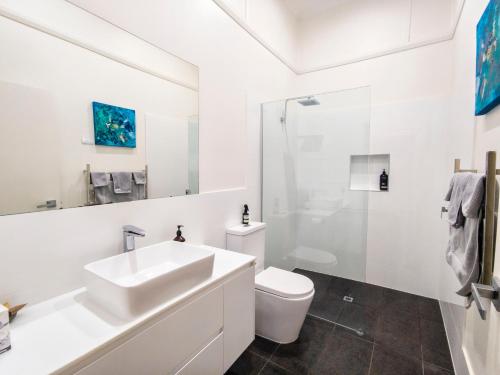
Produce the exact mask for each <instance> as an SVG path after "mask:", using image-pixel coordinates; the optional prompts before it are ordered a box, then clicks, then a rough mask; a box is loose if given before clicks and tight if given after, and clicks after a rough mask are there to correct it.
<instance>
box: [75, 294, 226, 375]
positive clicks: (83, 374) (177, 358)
mask: <svg viewBox="0 0 500 375" xmlns="http://www.w3.org/2000/svg"><path fill="white" fill-rule="evenodd" d="M222 326H223V288H222V287H219V288H217V289H215V290H213V291H211V292H209V293H208V294H206V295H204V296H202V297H200V298H198V299H197V300H194V301H193V302H191V303H190V304H188V305H187V306H185V307H183V308H182V309H180V310H178V311H176V312H174V313H172V314H171V315H169V316H167V317H165V318H164V319H163V320H161V321H160V322H158V323H156V324H155V325H153V326H152V327H149V328H148V329H147V330H145V331H144V332H141V333H139V334H138V335H136V336H134V337H132V338H131V339H130V340H128V341H127V342H125V343H124V344H122V345H121V346H119V347H117V348H116V349H113V350H112V351H111V352H109V353H107V354H105V355H104V356H103V357H101V358H99V359H98V360H97V361H95V362H94V363H92V364H90V365H88V366H87V367H85V368H83V369H82V370H80V371H79V372H77V374H78V375H102V374H120V375H129V374H130V375H137V374H148V375H149V374H162V375H164V374H171V373H174V372H175V370H176V369H178V368H179V367H180V366H181V365H182V364H183V363H185V362H186V361H188V360H189V359H190V358H192V356H193V355H195V354H196V352H197V351H199V350H200V348H203V347H204V346H205V345H207V342H210V341H211V339H213V338H214V337H216V336H217V335H218V334H219V333H220V332H221V331H222ZM221 361H222V360H221Z"/></svg>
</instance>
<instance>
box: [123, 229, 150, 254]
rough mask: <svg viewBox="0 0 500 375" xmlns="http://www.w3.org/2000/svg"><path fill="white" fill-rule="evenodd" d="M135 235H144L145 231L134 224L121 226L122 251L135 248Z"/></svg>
mask: <svg viewBox="0 0 500 375" xmlns="http://www.w3.org/2000/svg"><path fill="white" fill-rule="evenodd" d="M135 237H146V231H145V230H144V229H141V228H138V227H136V226H134V225H125V226H123V252H124V253H127V252H129V251H132V250H135Z"/></svg>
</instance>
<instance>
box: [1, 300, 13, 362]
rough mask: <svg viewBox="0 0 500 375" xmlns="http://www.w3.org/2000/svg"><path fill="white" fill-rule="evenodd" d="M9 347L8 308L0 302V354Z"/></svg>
mask: <svg viewBox="0 0 500 375" xmlns="http://www.w3.org/2000/svg"><path fill="white" fill-rule="evenodd" d="M10 349H11V346H10V325H9V309H8V308H6V307H5V306H4V305H2V304H0V354H2V353H4V352H6V351H9V350H10Z"/></svg>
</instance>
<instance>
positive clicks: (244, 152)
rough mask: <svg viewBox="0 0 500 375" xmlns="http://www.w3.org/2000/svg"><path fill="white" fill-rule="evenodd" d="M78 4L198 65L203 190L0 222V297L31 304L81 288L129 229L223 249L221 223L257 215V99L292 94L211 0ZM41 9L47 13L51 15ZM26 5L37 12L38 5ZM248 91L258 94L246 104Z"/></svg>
mask: <svg viewBox="0 0 500 375" xmlns="http://www.w3.org/2000/svg"><path fill="white" fill-rule="evenodd" d="M3 1H4V0H2V2H0V4H3ZM25 1H34V0H24V1H23V2H25ZM54 1H57V2H58V3H59V5H60V3H61V2H62V0H54ZM63 3H64V2H63ZM79 3H80V4H81V5H84V4H85V5H87V6H88V7H89V8H90V9H92V10H93V11H96V12H97V11H98V12H99V14H101V15H102V16H103V17H105V18H109V19H111V20H112V21H114V22H116V23H119V24H121V25H122V26H126V27H127V29H129V30H130V31H131V32H134V33H137V34H139V35H140V36H141V37H144V38H147V39H148V40H150V41H151V42H153V43H157V44H158V45H159V46H161V47H162V48H164V49H165V50H168V51H171V52H172V53H174V54H176V55H179V56H182V57H183V58H185V59H186V60H188V61H190V62H192V63H193V64H196V65H197V66H198V67H199V68H200V188H201V191H202V192H203V194H201V195H199V196H188V197H178V198H167V199H156V200H150V201H141V202H130V203H121V204H115V205H109V206H105V207H87V208H77V209H68V210H63V211H57V212H47V213H36V214H24V215H15V216H9V217H6V216H4V217H0V228H1V229H0V242H1V243H2V247H1V249H0V253H1V257H2V262H1V263H0V285H1V288H0V300H1V301H4V300H8V301H10V302H12V303H23V302H28V303H30V304H32V303H35V302H37V301H41V300H43V299H46V298H48V297H51V296H54V295H57V294H59V293H63V292H65V291H68V290H72V289H74V288H77V287H79V286H82V285H83V283H82V273H81V270H82V266H83V265H84V264H85V263H87V262H90V261H92V260H96V259H99V258H102V257H105V256H108V255H112V254H117V253H118V252H119V251H120V249H121V243H120V242H121V225H123V224H135V225H138V226H140V227H143V228H145V229H146V230H147V231H148V236H147V237H146V238H145V239H144V240H142V241H141V242H139V245H143V244H151V243H154V242H157V241H160V240H165V239H170V238H173V237H174V235H175V229H176V228H175V225H176V224H185V225H186V228H185V234H186V238H187V239H188V240H189V241H194V242H204V243H207V244H210V245H214V246H219V247H224V244H225V234H224V227H225V225H226V224H234V223H237V222H238V221H239V220H240V215H241V205H242V204H243V203H246V202H248V203H249V204H250V207H251V209H252V214H254V215H257V216H258V215H259V210H258V207H259V206H260V202H259V198H258V195H257V194H256V193H254V194H248V193H247V191H246V190H245V189H244V187H245V183H246V177H247V176H252V178H251V181H252V184H258V182H256V181H255V179H254V178H253V176H258V174H259V172H258V162H257V160H255V158H256V155H258V146H257V147H256V145H258V143H255V142H258V139H259V130H258V129H259V121H260V116H257V115H254V114H255V113H256V112H255V104H254V103H260V102H264V101H268V100H269V98H271V97H284V96H286V91H287V89H288V88H289V85H290V82H291V79H292V78H293V75H292V74H291V72H290V71H289V70H288V69H287V68H286V67H284V66H283V65H282V64H281V63H280V62H278V61H277V60H276V59H275V58H274V57H273V56H272V55H271V54H269V53H268V52H267V51H266V50H264V49H263V48H262V47H261V46H260V45H259V44H258V43H257V42H256V41H255V40H254V39H253V38H251V37H250V36H249V35H248V34H247V33H245V32H244V31H242V30H241V28H240V27H239V26H238V25H237V24H235V23H234V21H233V20H231V19H230V18H229V17H227V15H226V14H225V13H224V12H223V11H222V10H221V9H220V8H218V7H217V6H216V5H215V4H214V3H213V2H211V1H206V0H189V1H181V2H179V1H168V2H166V1H162V0H148V1H143V2H140V3H139V2H137V1H133V0H127V1H123V0H120V1H118V0H116V1H106V2H102V1H91V0H89V1H83V0H82V1H79ZM64 4H67V3H64ZM44 6H45V8H44V9H45V11H46V12H47V13H48V14H50V13H51V10H52V11H54V9H53V8H52V9H51V7H50V6H49V5H48V3H45V5H44ZM26 9H27V12H28V13H27V15H28V16H31V14H30V13H29V12H30V9H36V7H33V8H31V7H29V6H28V7H27V8H26ZM145 20H147V22H145ZM247 90H252V92H253V94H252V97H253V98H254V99H253V101H252V103H250V104H247V100H248V99H247V95H246V92H247ZM247 105H249V108H250V110H249V112H248V113H249V114H250V115H248V123H247V110H246V109H247ZM247 140H248V142H253V143H251V145H250V144H247ZM250 149H251V150H252V153H251V152H250ZM241 187H243V189H240V188H241ZM231 189H235V190H231ZM210 191H220V192H214V193H209V192H210Z"/></svg>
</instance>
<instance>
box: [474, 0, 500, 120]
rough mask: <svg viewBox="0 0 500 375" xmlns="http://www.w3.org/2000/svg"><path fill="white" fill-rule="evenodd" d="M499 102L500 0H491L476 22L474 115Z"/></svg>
mask: <svg viewBox="0 0 500 375" xmlns="http://www.w3.org/2000/svg"><path fill="white" fill-rule="evenodd" d="M498 104H500V0H491V1H490V3H489V4H488V7H487V8H486V10H485V11H484V14H483V15H482V17H481V19H480V20H479V23H478V24H477V54H476V116H480V115H484V114H486V113H488V112H489V111H491V110H492V109H493V108H494V107H496V106H497V105H498Z"/></svg>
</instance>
